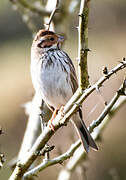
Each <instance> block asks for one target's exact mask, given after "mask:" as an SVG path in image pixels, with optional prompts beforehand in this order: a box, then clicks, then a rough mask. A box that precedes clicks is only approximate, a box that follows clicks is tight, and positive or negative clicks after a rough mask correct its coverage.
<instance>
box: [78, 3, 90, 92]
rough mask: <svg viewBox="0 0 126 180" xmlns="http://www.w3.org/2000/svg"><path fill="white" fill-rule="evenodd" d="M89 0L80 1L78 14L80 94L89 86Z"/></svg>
mask: <svg viewBox="0 0 126 180" xmlns="http://www.w3.org/2000/svg"><path fill="white" fill-rule="evenodd" d="M89 2H90V0H81V4H80V12H79V27H78V41H79V43H78V72H79V89H80V92H82V91H83V90H84V89H86V88H87V87H88V85H89V78H88V77H89V76H88V68H87V55H88V51H89V49H88V15H89Z"/></svg>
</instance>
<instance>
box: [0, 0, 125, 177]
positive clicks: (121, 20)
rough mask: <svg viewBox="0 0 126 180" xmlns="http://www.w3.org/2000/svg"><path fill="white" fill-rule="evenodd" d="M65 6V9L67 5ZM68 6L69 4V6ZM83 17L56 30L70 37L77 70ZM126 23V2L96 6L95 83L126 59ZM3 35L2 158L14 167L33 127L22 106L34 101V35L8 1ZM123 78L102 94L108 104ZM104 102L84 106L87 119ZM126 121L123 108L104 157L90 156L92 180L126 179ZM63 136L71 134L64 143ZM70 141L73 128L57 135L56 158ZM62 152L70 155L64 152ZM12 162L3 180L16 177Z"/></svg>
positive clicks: (92, 34)
mask: <svg viewBox="0 0 126 180" xmlns="http://www.w3.org/2000/svg"><path fill="white" fill-rule="evenodd" d="M32 1H33V0H32ZM29 2H30V1H29ZM40 2H41V1H40ZM43 2H46V1H43ZM62 2H63V3H64V1H62ZM67 2H68V3H69V1H67ZM59 13H60V12H59ZM77 14H78V9H76V10H75V11H74V12H73V13H71V14H69V16H68V14H67V15H66V17H65V18H64V20H63V21H62V23H61V24H60V23H58V25H57V26H56V29H57V32H58V33H65V34H66V36H67V40H66V42H65V45H64V47H63V48H64V49H65V51H66V52H68V54H70V57H71V58H72V59H73V61H74V64H75V65H77V61H76V60H75V59H76V57H77V29H76V26H77V25H78V16H77ZM56 16H57V15H56ZM31 17H32V16H31ZM125 18H126V1H125V0H120V1H118V0H104V1H101V0H93V1H91V9H90V22H89V48H90V49H91V52H90V53H89V57H88V60H89V61H88V66H89V74H90V82H91V83H93V82H95V81H96V80H97V79H98V78H99V77H100V76H101V74H102V73H101V70H102V66H103V65H104V66H108V69H110V68H111V67H113V66H114V65H116V64H117V63H118V61H120V60H121V58H122V57H123V56H125V37H126V31H125V29H126V21H125ZM37 19H38V16H37V15H34V22H36V20H37ZM37 24H38V25H37V28H38V29H39V28H40V27H43V24H42V21H41V20H37ZM0 34H1V36H0V82H1V86H0V102H1V103H0V125H1V126H2V128H3V131H4V132H5V133H4V134H3V135H1V136H0V152H3V153H4V155H5V158H6V159H7V162H8V161H9V160H10V159H12V157H14V156H15V155H16V154H17V153H18V150H19V147H20V144H21V140H22V137H23V133H24V129H25V125H26V123H27V121H26V119H27V117H25V115H24V111H23V108H21V104H23V103H25V102H26V101H27V100H30V99H31V98H32V95H33V92H34V90H33V87H32V83H31V79H30V68H29V66H30V46H31V43H32V33H31V32H30V30H29V29H28V28H27V26H26V24H25V23H23V21H22V17H21V14H20V13H19V12H18V11H14V10H13V8H12V4H11V3H10V2H9V1H8V0H1V1H0ZM123 74H124V72H122V73H120V74H119V75H118V76H116V75H115V76H114V77H113V78H112V80H111V81H109V82H108V83H106V84H105V86H104V87H103V88H102V89H101V93H102V94H103V96H104V98H105V100H107V101H109V100H110V99H111V97H112V95H113V94H114V93H115V91H116V89H117V88H118V87H119V86H120V84H121V82H122V79H123ZM98 99H99V101H100V98H99V96H98V94H97V93H96V94H95V97H93V96H91V97H90V98H88V100H86V102H84V106H85V109H84V115H85V116H84V117H85V119H86V117H87V116H88V114H89V113H90V111H91V110H92V108H93V107H94V106H95V105H96V102H97V101H98ZM102 109H103V106H102V104H100V103H99V104H98V105H97V109H96V110H95V112H93V116H92V115H91V116H90V117H88V119H87V120H88V121H92V120H93V119H95V118H96V117H97V116H98V114H99V113H100V111H101V110H102ZM125 120H126V116H125V107H123V108H122V109H121V111H120V112H119V113H118V114H117V116H116V117H115V118H113V121H112V122H111V124H110V125H109V127H107V129H106V130H105V133H104V134H103V137H102V143H99V152H98V153H95V152H91V153H90V156H89V159H88V161H87V162H86V164H85V166H86V168H87V171H86V174H87V177H88V179H93V180H95V179H102V180H113V179H114V176H115V175H116V176H118V180H120V179H126V172H125V161H126V152H125V149H126V145H125V143H124V139H125V138H126V131H125V126H124V124H125ZM88 123H89V122H88ZM62 133H65V136H64V138H63V137H62ZM70 136H71V130H70V125H69V126H68V127H67V128H63V129H61V130H60V131H59V132H58V133H56V135H55V136H54V137H53V139H52V140H51V142H50V143H52V144H56V150H54V154H52V155H51V156H54V155H56V154H57V151H58V147H59V146H60V147H62V142H64V143H65V148H67V147H69V145H70V143H71V142H72V140H71V139H70ZM59 137H60V141H59ZM64 139H65V140H64ZM68 139H69V140H68ZM55 142H56V143H55ZM62 150H64V149H63V148H62ZM7 162H5V165H4V168H3V169H2V170H1V171H0V179H2V180H6V179H8V177H9V174H10V173H11V171H10V169H9V168H8V166H7ZM60 168H61V167H60V166H58V165H57V166H55V167H50V168H49V169H47V170H45V171H43V172H42V173H41V174H42V177H44V180H46V179H56V176H57V173H58V171H59V170H60ZM41 174H40V179H41ZM76 178H78V176H77V173H76V172H75V173H74V174H73V177H72V179H73V180H74V179H76Z"/></svg>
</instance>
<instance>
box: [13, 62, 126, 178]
mask: <svg viewBox="0 0 126 180" xmlns="http://www.w3.org/2000/svg"><path fill="white" fill-rule="evenodd" d="M125 67H126V61H125V60H123V61H122V62H121V63H120V64H118V65H117V66H116V67H115V68H113V69H112V70H111V71H110V72H108V74H107V75H105V76H103V77H102V78H101V79H100V80H99V81H98V82H96V83H95V84H94V85H93V86H91V87H90V88H88V89H86V90H85V91H84V93H83V94H82V95H80V94H79V93H78V91H77V92H76V93H75V94H74V95H73V97H72V98H71V99H70V101H69V102H68V103H67V104H66V105H65V107H64V116H63V114H62V112H60V113H59V114H58V115H57V116H56V118H55V119H54V120H53V126H54V129H55V132H56V131H57V130H58V129H59V128H60V127H61V126H63V125H65V124H66V123H67V122H68V119H69V118H70V117H71V116H72V114H73V113H74V112H75V111H76V110H77V109H78V108H79V106H80V104H81V103H82V102H83V100H84V99H86V98H87V97H88V96H89V95H90V94H91V93H92V92H93V91H94V90H95V89H96V88H97V87H100V86H101V85H102V84H103V83H104V82H105V81H106V80H107V79H108V78H110V76H112V75H113V74H114V73H116V72H117V71H119V70H121V69H123V68H125ZM49 124H50V122H49V123H48V126H47V127H46V128H45V129H44V131H43V133H41V134H40V136H39V137H38V138H37V140H36V142H35V143H34V145H33V147H32V148H31V149H30V151H29V152H28V153H27V154H25V157H24V158H22V159H20V161H19V162H18V163H17V166H16V168H15V170H14V172H13V174H12V176H11V177H10V180H19V178H20V179H21V177H22V176H23V174H24V173H25V172H26V171H27V169H28V168H29V167H30V165H31V164H32V163H33V162H34V160H35V159H36V158H37V156H38V153H39V152H40V150H41V149H42V148H43V147H44V146H45V144H46V143H47V142H48V140H49V139H50V138H51V137H52V135H53V134H54V131H53V130H52V129H51V128H50V126H49Z"/></svg>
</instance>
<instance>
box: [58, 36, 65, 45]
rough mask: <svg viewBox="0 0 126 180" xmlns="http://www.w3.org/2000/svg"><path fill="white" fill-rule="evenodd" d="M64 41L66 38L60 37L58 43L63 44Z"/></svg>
mask: <svg viewBox="0 0 126 180" xmlns="http://www.w3.org/2000/svg"><path fill="white" fill-rule="evenodd" d="M63 41H64V37H63V36H59V35H58V42H59V43H62V42H63Z"/></svg>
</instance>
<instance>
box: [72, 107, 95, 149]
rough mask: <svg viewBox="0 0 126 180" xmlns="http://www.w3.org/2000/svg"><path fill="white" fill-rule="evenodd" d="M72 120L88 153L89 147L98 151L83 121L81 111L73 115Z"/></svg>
mask: <svg viewBox="0 0 126 180" xmlns="http://www.w3.org/2000/svg"><path fill="white" fill-rule="evenodd" d="M72 120H73V124H74V126H75V127H76V129H77V132H78V134H79V136H80V138H81V142H82V144H83V146H84V149H85V150H86V152H88V151H89V147H92V148H93V149H94V150H98V147H97V145H96V143H95V141H94V140H93V138H92V137H91V135H90V133H89V131H88V130H87V127H86V125H85V123H84V121H83V120H82V112H81V109H79V112H77V113H76V114H75V115H73V117H72Z"/></svg>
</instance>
